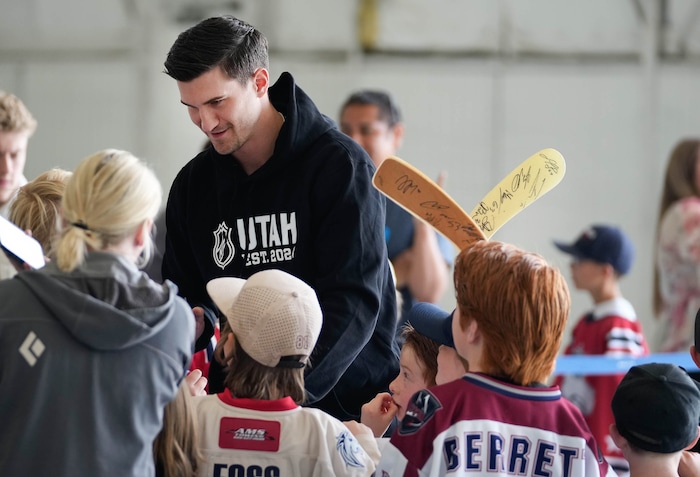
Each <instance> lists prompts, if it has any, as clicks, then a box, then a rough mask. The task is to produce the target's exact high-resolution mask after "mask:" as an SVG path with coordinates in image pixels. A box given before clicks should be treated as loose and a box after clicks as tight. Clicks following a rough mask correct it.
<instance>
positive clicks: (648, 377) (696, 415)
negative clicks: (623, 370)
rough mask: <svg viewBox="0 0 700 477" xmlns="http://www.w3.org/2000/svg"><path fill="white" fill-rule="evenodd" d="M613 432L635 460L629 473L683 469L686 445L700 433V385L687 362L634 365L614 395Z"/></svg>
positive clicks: (672, 472) (638, 476) (627, 455)
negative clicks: (681, 465) (682, 454)
mask: <svg viewBox="0 0 700 477" xmlns="http://www.w3.org/2000/svg"><path fill="white" fill-rule="evenodd" d="M611 407H612V412H613V415H614V417H615V423H614V424H612V425H611V426H610V434H611V436H612V438H613V440H614V441H615V444H617V446H618V447H620V449H622V452H623V454H624V456H625V458H626V459H627V461H628V462H629V464H630V476H631V477H642V476H647V475H648V476H654V477H661V476H665V475H674V476H675V475H678V464H679V462H680V459H681V451H683V450H685V449H689V448H691V447H692V446H693V445H694V444H695V443H696V442H697V440H698V436H700V426H698V422H699V421H700V391H698V388H697V383H696V382H695V381H693V379H691V378H690V376H688V373H686V372H685V370H684V369H683V368H680V367H678V366H676V365H674V364H664V363H649V364H643V365H640V366H634V367H632V368H631V369H630V370H629V371H628V372H627V374H626V375H625V377H624V378H623V379H622V381H621V382H620V385H619V386H618V388H617V390H616V391H615V394H614V396H613V399H612V406H611Z"/></svg>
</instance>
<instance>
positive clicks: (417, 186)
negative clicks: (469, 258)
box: [372, 156, 486, 250]
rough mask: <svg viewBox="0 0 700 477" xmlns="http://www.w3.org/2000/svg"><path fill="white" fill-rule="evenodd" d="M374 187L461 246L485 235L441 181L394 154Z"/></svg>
mask: <svg viewBox="0 0 700 477" xmlns="http://www.w3.org/2000/svg"><path fill="white" fill-rule="evenodd" d="M372 183H373V184H374V187H375V188H377V189H378V190H379V191H380V192H381V193H382V194H384V195H386V196H387V197H389V198H390V199H391V200H393V201H394V202H396V203H397V204H399V205H400V206H401V207H403V208H404V209H406V210H407V211H409V212H410V213H412V214H413V215H415V216H416V217H418V218H420V219H423V220H424V221H425V222H427V223H428V224H430V225H431V226H432V227H433V228H435V229H436V230H437V231H438V232H440V233H442V234H443V235H444V236H445V237H447V238H448V239H449V240H450V241H451V242H452V243H454V244H455V245H456V246H457V247H458V248H459V249H460V250H463V249H465V248H467V247H469V246H470V245H471V244H473V243H474V242H476V241H477V240H486V236H485V235H484V233H483V232H482V231H481V229H480V228H479V226H478V225H477V224H476V222H474V221H473V220H472V218H471V217H469V215H468V214H467V213H466V212H465V211H464V210H463V209H462V208H461V207H460V206H459V204H457V202H455V200H454V199H453V198H452V197H450V196H449V195H448V194H447V193H446V192H445V191H444V190H443V189H442V187H440V186H439V185H437V184H436V183H435V182H433V180H432V179H430V178H429V177H428V176H426V175H425V174H423V173H422V172H421V171H420V170H418V169H417V168H415V167H414V166H412V165H411V164H409V163H407V162H406V161H404V160H402V159H399V158H398V157H395V156H391V157H388V158H386V159H385V160H384V162H382V164H381V165H380V166H379V167H378V168H377V171H376V172H375V173H374V178H373V179H372Z"/></svg>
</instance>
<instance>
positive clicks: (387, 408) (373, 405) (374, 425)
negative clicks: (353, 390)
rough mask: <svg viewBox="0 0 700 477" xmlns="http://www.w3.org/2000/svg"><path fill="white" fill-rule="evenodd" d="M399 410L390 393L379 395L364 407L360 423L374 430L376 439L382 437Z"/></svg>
mask: <svg viewBox="0 0 700 477" xmlns="http://www.w3.org/2000/svg"><path fill="white" fill-rule="evenodd" d="M398 410H399V408H398V407H397V406H396V404H395V403H394V400H393V399H392V397H391V394H389V393H379V394H377V395H376V396H375V397H374V399H372V400H371V401H370V402H368V403H366V404H364V405H363V406H362V411H361V413H360V422H362V424H364V425H366V426H368V427H369V428H370V429H372V433H373V434H374V437H382V436H383V435H384V433H385V432H386V430H387V429H388V428H389V424H391V420H392V419H393V418H394V416H395V415H396V413H397V412H398Z"/></svg>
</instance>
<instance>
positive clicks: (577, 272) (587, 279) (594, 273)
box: [571, 259, 605, 291]
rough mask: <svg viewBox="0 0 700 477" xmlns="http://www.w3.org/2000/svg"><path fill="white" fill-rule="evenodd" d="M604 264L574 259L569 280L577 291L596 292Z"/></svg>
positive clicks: (602, 274)
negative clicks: (571, 280) (572, 281)
mask: <svg viewBox="0 0 700 477" xmlns="http://www.w3.org/2000/svg"><path fill="white" fill-rule="evenodd" d="M604 272H605V264H603V263H598V262H594V261H593V260H581V259H574V260H572V262H571V278H572V279H573V280H574V285H575V286H576V288H577V289H579V290H588V291H591V290H596V289H598V288H599V287H600V286H601V281H602V279H603V278H604V276H605V274H604Z"/></svg>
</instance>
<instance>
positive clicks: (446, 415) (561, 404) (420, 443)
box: [375, 373, 615, 477]
mask: <svg viewBox="0 0 700 477" xmlns="http://www.w3.org/2000/svg"><path fill="white" fill-rule="evenodd" d="M375 475H376V476H377V477H390V476H392V477H393V476H443V475H449V476H495V475H519V476H557V477H578V476H581V477H583V476H586V477H599V476H614V475H615V473H614V472H613V470H612V468H611V467H609V466H608V464H607V462H606V461H605V460H604V459H603V457H602V455H601V454H600V451H599V449H598V445H597V443H596V441H595V438H594V437H593V435H592V434H591V432H590V430H589V429H588V426H587V425H586V422H585V420H584V419H583V416H582V415H581V412H580V411H579V410H578V408H576V406H574V405H573V404H572V403H570V402H569V401H567V400H566V399H564V398H563V397H562V396H561V393H560V391H559V388H558V387H540V388H538V387H522V386H514V385H511V384H507V383H504V382H502V381H499V380H496V379H494V378H492V377H490V376H487V375H484V374H479V373H467V374H465V375H464V377H463V378H462V379H458V380H456V381H452V382H450V383H447V384H443V385H440V386H435V387H432V388H430V391H428V390H422V391H419V392H418V393H416V394H415V395H414V396H413V397H412V398H411V402H410V404H409V407H408V409H407V411H406V416H405V417H404V419H403V420H402V421H401V424H400V425H399V427H398V428H397V430H396V431H395V432H394V435H393V436H392V437H391V440H390V442H389V445H387V446H386V447H385V448H384V449H383V450H382V458H381V460H380V462H379V465H378V467H377V472H376V474H375Z"/></svg>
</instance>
